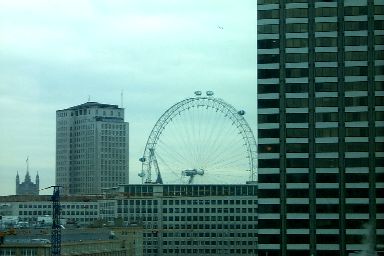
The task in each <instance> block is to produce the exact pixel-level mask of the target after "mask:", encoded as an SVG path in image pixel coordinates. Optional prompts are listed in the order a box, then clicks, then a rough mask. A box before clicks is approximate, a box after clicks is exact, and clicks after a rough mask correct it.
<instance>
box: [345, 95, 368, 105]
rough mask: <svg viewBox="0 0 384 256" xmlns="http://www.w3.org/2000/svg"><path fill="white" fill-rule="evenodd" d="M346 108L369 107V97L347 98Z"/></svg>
mask: <svg viewBox="0 0 384 256" xmlns="http://www.w3.org/2000/svg"><path fill="white" fill-rule="evenodd" d="M345 106H347V107H350V106H368V97H347V98H345Z"/></svg>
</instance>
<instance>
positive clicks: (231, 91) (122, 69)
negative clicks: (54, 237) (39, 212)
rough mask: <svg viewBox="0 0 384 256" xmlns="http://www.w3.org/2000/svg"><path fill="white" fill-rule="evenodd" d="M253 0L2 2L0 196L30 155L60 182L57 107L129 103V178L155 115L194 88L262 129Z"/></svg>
mask: <svg viewBox="0 0 384 256" xmlns="http://www.w3.org/2000/svg"><path fill="white" fill-rule="evenodd" d="M256 4H257V1H255V0H240V1H239V0H153V1H149V0H137V1H136V0H123V1H113V0H112V1H107V0H104V1H86V0H84V1H82V0H75V1H68V0H65V1H52V0H47V1H35V0H25V1H18V0H0V117H1V119H0V120H1V121H0V182H1V184H0V195H8V194H15V176H16V173H17V171H18V172H19V174H20V177H21V179H22V180H24V175H25V172H26V162H25V160H26V158H27V157H28V156H29V162H30V174H31V176H32V177H33V180H34V177H35V175H36V172H37V171H38V172H39V175H40V183H41V187H46V186H50V185H53V184H54V177H55V126H56V123H55V122H56V119H55V112H56V110H58V109H64V108H67V107H71V106H75V105H78V104H82V103H84V102H86V101H88V98H89V97H90V99H91V101H97V102H100V103H107V104H118V105H120V103H121V100H120V98H121V97H120V95H121V91H122V90H123V91H124V101H123V103H124V104H123V105H124V107H125V109H126V112H125V120H126V121H128V122H129V123H130V161H131V163H130V172H131V173H130V180H131V183H138V182H139V179H138V177H137V173H138V172H139V170H140V168H141V167H140V164H139V161H138V158H140V157H141V155H142V154H143V150H144V147H145V143H146V140H147V137H148V135H149V133H150V131H151V129H152V127H153V126H154V124H155V123H156V121H157V119H158V118H159V117H160V116H161V115H162V114H163V112H165V111H166V110H167V109H168V108H169V107H171V106H172V105H173V104H175V103H176V102H179V101H181V100H183V99H185V98H187V97H190V96H193V92H194V91H196V90H202V91H206V90H212V91H214V92H215V95H216V96H217V97H220V98H222V99H224V100H225V101H226V102H228V103H229V104H231V105H233V106H234V107H235V108H238V109H244V110H245V111H246V113H247V114H246V116H245V117H246V119H247V121H248V123H249V124H250V125H251V128H252V129H253V131H254V132H255V131H256V118H257V116H256V54H257V53H256Z"/></svg>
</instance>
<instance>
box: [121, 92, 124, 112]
mask: <svg viewBox="0 0 384 256" xmlns="http://www.w3.org/2000/svg"><path fill="white" fill-rule="evenodd" d="M120 97H121V99H120V100H121V105H120V107H121V108H124V90H121V95H120Z"/></svg>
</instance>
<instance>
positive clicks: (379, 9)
mask: <svg viewBox="0 0 384 256" xmlns="http://www.w3.org/2000/svg"><path fill="white" fill-rule="evenodd" d="M374 8H375V14H382V15H383V14H384V5H375V7H374Z"/></svg>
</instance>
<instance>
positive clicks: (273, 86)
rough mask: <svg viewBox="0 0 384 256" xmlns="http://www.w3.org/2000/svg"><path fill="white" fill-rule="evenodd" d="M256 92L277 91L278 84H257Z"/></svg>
mask: <svg viewBox="0 0 384 256" xmlns="http://www.w3.org/2000/svg"><path fill="white" fill-rule="evenodd" d="M257 92H258V93H259V94H261V93H278V92H279V86H278V85H277V84H258V86H257Z"/></svg>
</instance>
